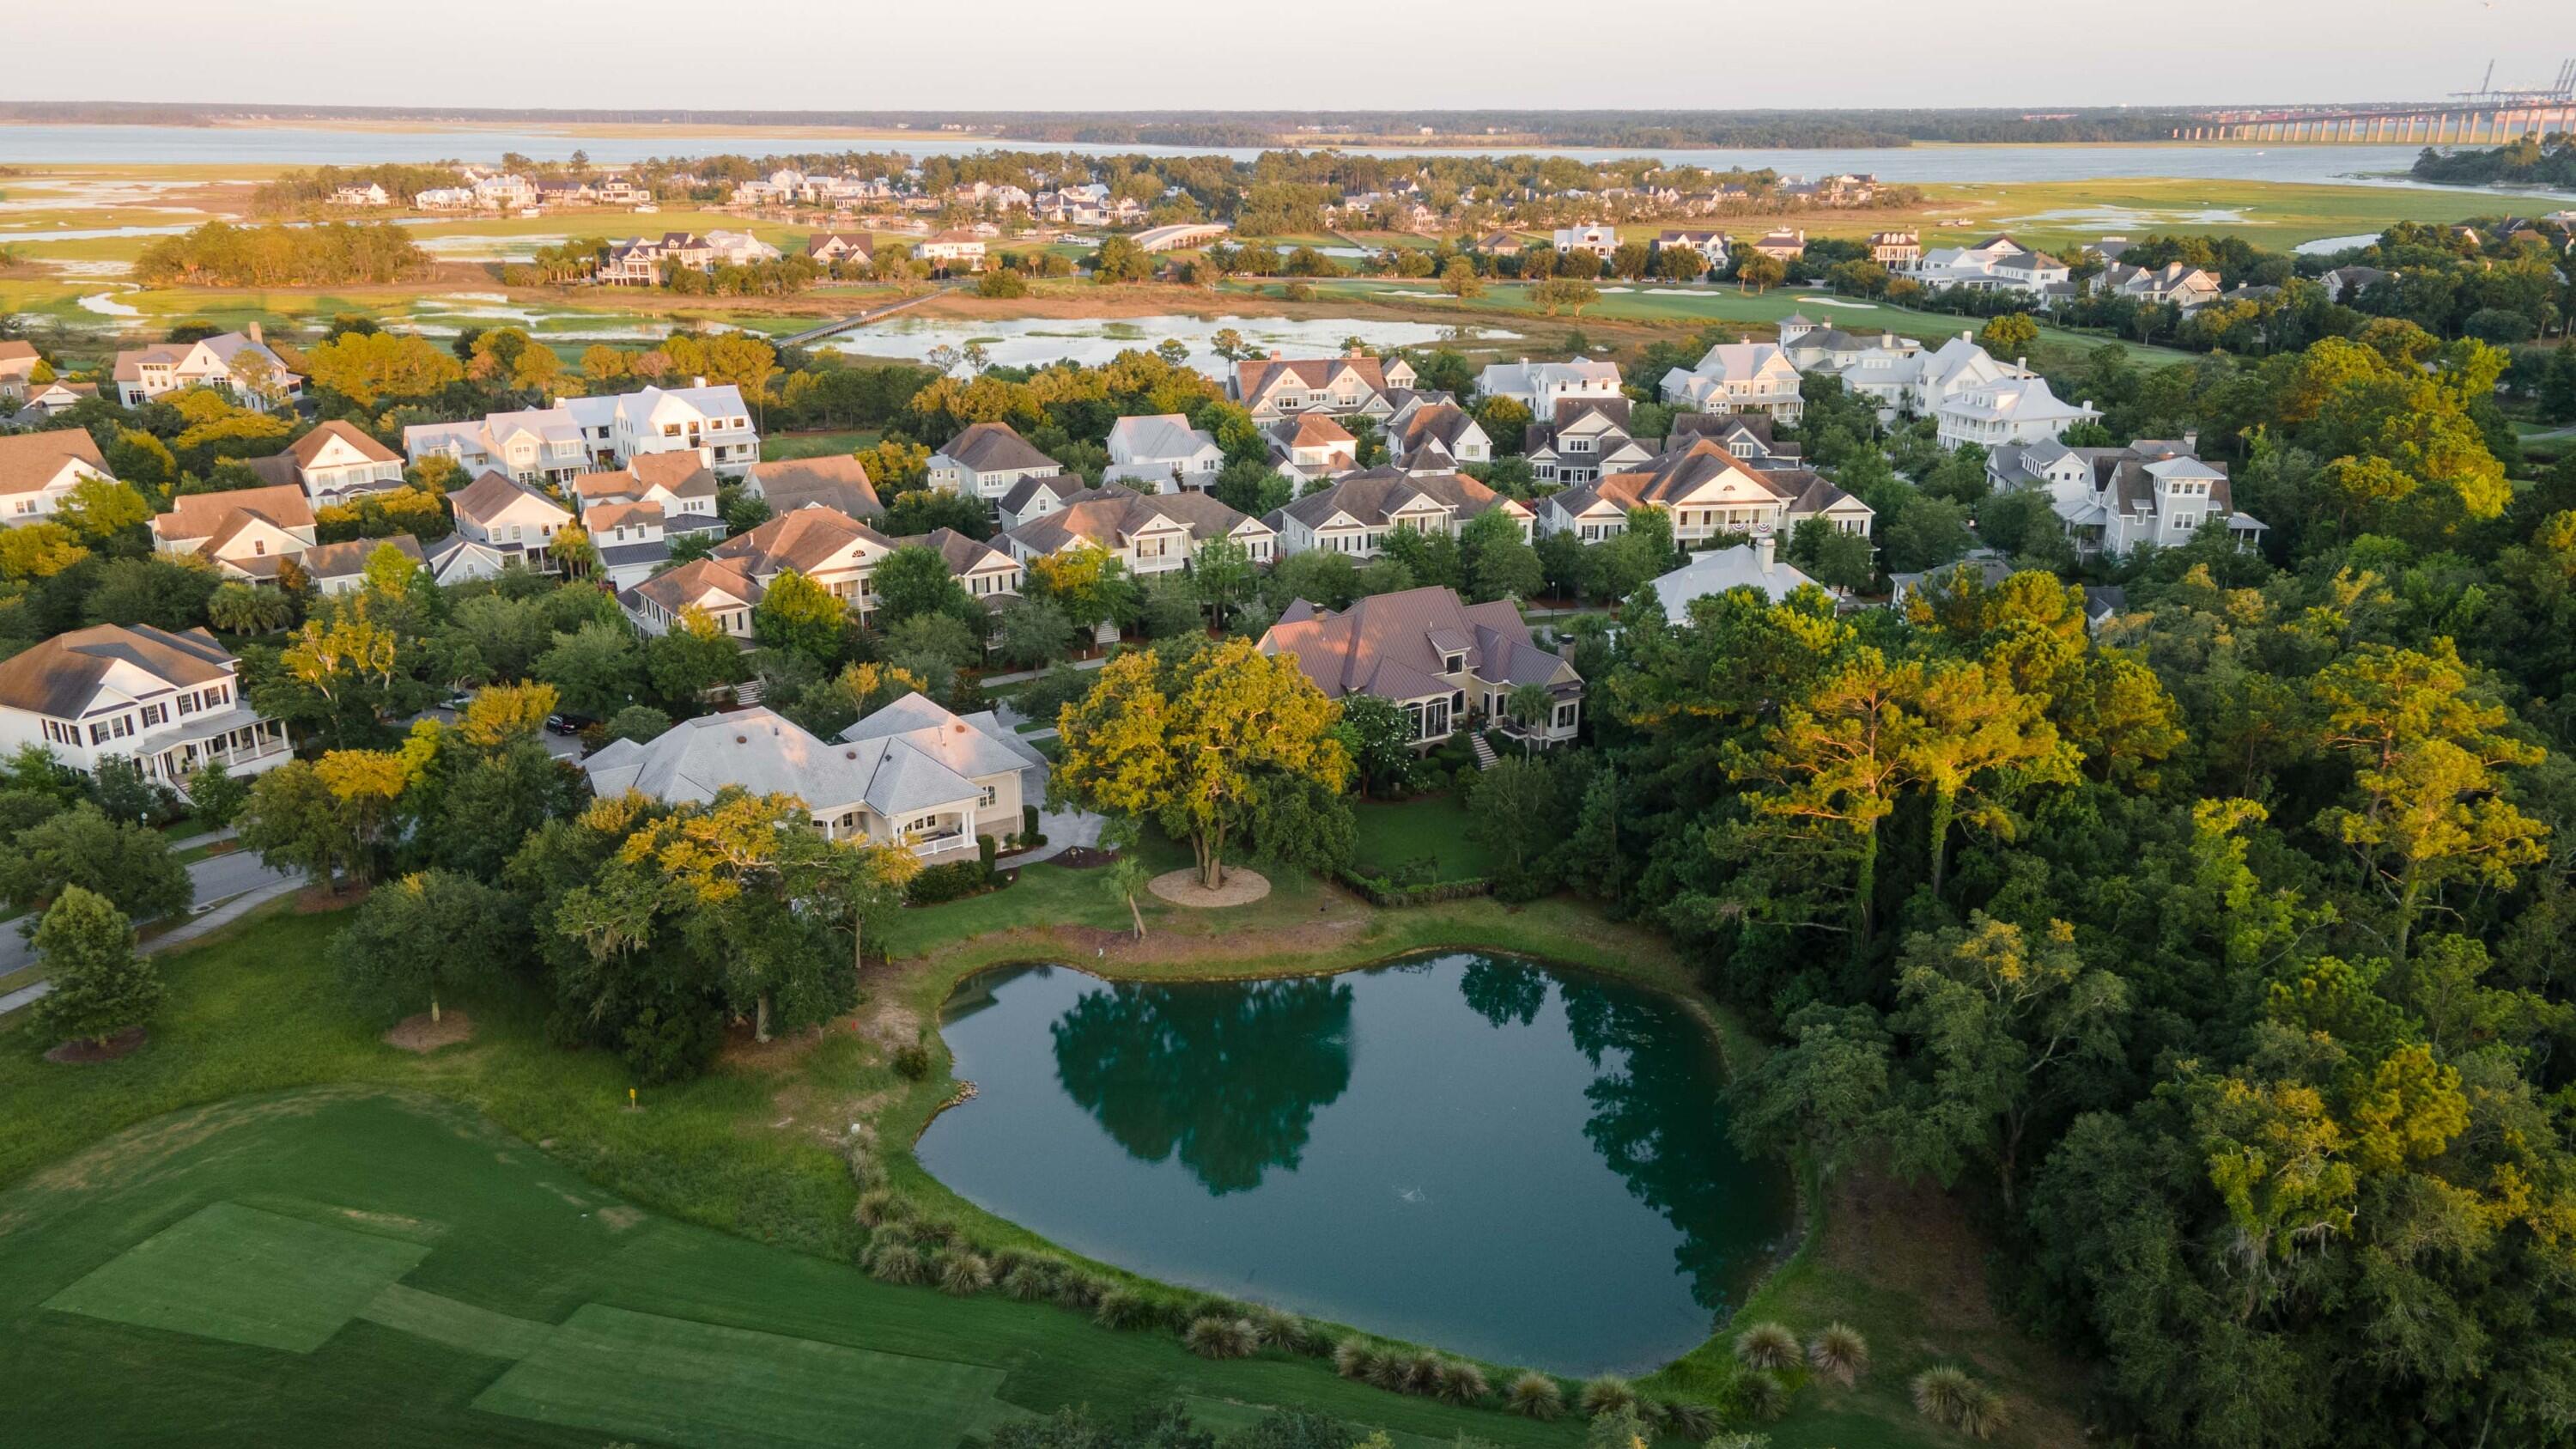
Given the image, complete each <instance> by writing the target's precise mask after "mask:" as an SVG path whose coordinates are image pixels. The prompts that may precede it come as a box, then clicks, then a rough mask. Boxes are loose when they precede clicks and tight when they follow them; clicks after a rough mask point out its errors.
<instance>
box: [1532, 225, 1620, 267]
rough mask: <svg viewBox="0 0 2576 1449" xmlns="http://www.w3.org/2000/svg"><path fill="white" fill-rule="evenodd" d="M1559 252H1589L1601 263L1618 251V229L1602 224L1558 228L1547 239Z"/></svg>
mask: <svg viewBox="0 0 2576 1449" xmlns="http://www.w3.org/2000/svg"><path fill="white" fill-rule="evenodd" d="M1548 240H1549V241H1550V242H1551V243H1553V244H1554V245H1555V247H1556V249H1557V250H1558V251H1560V252H1590V253H1592V254H1593V255H1594V256H1596V257H1599V258H1601V259H1602V260H1603V261H1608V260H1609V259H1610V254H1611V253H1612V252H1615V251H1617V250H1619V228H1617V227H1615V226H1610V225H1607V224H1605V223H1602V222H1597V221H1593V222H1585V223H1584V224H1583V225H1581V226H1560V227H1558V228H1557V229H1556V230H1555V231H1554V232H1553V233H1551V234H1550V235H1549V237H1548Z"/></svg>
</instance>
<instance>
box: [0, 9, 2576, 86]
mask: <svg viewBox="0 0 2576 1449" xmlns="http://www.w3.org/2000/svg"><path fill="white" fill-rule="evenodd" d="M108 13H109V11H108V10H106V9H102V8H100V7H96V6H91V5H36V6H21V7H19V9H18V10H17V11H15V12H13V14H12V15H11V18H10V20H9V23H8V26H7V35H8V39H7V42H6V48H7V49H9V50H10V51H12V52H14V54H12V55H10V56H9V57H7V58H6V61H5V63H0V99H9V100H162V101H198V102H220V103H249V102H256V101H259V100H262V99H274V100H277V101H279V102H282V103H301V104H309V105H405V106H428V105H441V104H450V105H456V106H460V107H463V106H473V107H491V106H498V107H513V108H515V107H547V106H560V107H615V108H620V109H624V108H643V107H652V106H657V105H659V106H673V107H684V108H700V109H727V110H731V109H778V110H826V109H827V110H904V109H920V110H938V109H955V110H978V109H987V110H1158V109H1246V108H1251V109H1304V108H1313V109H1317V110H1331V109H1340V108H1372V109H1374V108H1400V109H1445V108H1465V107H1495V108H1511V109H1520V108H1535V109H1574V108H1580V109H1592V108H1605V107H1606V108H1639V107H1681V108H1689V109H1707V110H1732V109H1741V108H1754V107H1766V108H1767V107H1786V108H1798V109H1813V108H1819V107H1833V108H1841V107H1866V106H1873V105H1888V106H1907V107H1913V106H2003V107H2015V108H2029V109H2046V108H2050V107H2065V106H2076V105H2158V106H2162V105H2197V104H2210V103H2222V102H2254V101H2273V102H2333V101H2358V100H2401V99H2402V100H2424V99H2432V98H2435V97H2438V96H2441V95H2444V94H2447V93H2449V92H2452V91H2462V90H2469V89H2472V88H2474V87H2475V86H2476V85H2477V84H2478V83H2479V81H2480V79H2481V78H2482V77H2483V75H2484V74H2485V71H2486V68H2487V64H2488V62H2489V61H2490V59H2493V60H2495V61H2496V62H2497V68H2496V83H2497V84H2499V85H2508V86H2539V85H2546V84H2547V83H2549V82H2550V81H2551V80H2552V79H2553V78H2554V76H2555V73H2556V71H2557V68H2558V64H2559V61H2560V59H2561V58H2563V57H2567V56H2576V0H2141V3H2136V4H2130V5H2123V6H2120V7H2117V8H2113V7H2110V6H2098V5H2077V6H2037V7H2034V6H2031V5H2028V4H2005V5H2001V6H1988V5H1978V4H1968V5H1943V4H1937V3H1933V0H1808V3H1803V4H1796V5H1777V4H1770V5H1764V4H1747V5H1725V6H1718V7H1688V6H1671V5H1622V6H1618V7H1615V8H1613V7H1601V8H1600V9H1599V10H1598V11H1595V10H1594V9H1593V7H1588V6H1584V5H1580V4H1573V3H1569V0H1484V3H1481V4H1477V3H1462V0H1436V3H1435V0H1392V3H1379V4H1375V5H1370V6H1366V7H1329V6H1328V7H1324V8H1322V9H1313V8H1308V7H1300V6H1294V5H1289V6H1281V5H1277V4H1271V5H1260V4H1246V3H1242V0H1220V3H1218V4H1214V5H1190V4H1173V3H1170V0H1152V3H1145V0H1073V3H1068V0H954V3H946V4H926V3H921V0H757V3H755V4H751V5H746V6H743V7H741V8H740V9H738V10H735V9H728V8H725V7H711V6H709V5H707V4H705V3H703V0H624V3H620V4H617V5H615V6H609V5H603V4H597V3H580V4H565V3H560V0H555V3H549V0H437V3H431V4H416V3H386V0H355V3H353V0H118V3H117V4H116V5H115V6H113V7H112V13H113V16H114V19H113V22H112V24H110V23H109V22H106V21H104V20H103V19H102V16H104V15H106V14H108ZM1594 13H1598V14H1600V15H1601V16H1602V17H1603V23H1601V24H1598V25H1592V24H1587V23H1586V16H1587V15H1589V14H1594ZM1640 16H1658V17H1665V18H1664V19H1661V20H1659V21H1658V22H1656V23H1652V24H1646V25H1640V24H1638V23H1636V17H1640ZM1613 17H1616V18H1615V20H1614V19H1613ZM2052 32H2057V33H2052Z"/></svg>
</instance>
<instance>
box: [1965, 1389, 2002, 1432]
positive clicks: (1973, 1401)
mask: <svg viewBox="0 0 2576 1449" xmlns="http://www.w3.org/2000/svg"><path fill="white" fill-rule="evenodd" d="M2006 1417H2007V1416H2006V1414H2005V1410H2004V1396H2003V1395H2001V1394H1999V1393H1996V1392H1995V1391H1994V1390H1993V1389H1990V1388H1988V1387H1986V1386H1985V1385H1984V1384H1970V1385H1969V1386H1968V1395H1967V1397H1966V1398H1965V1399H1963V1400H1961V1401H1960V1403H1959V1419H1958V1424H1959V1432H1960V1433H1962V1434H1965V1435H1967V1436H1968V1437H1969V1438H1971V1439H1991V1438H1993V1437H1994V1436H1995V1431H1996V1430H1997V1429H2000V1428H2002V1427H2003V1426H2004V1420H2005V1418H2006Z"/></svg>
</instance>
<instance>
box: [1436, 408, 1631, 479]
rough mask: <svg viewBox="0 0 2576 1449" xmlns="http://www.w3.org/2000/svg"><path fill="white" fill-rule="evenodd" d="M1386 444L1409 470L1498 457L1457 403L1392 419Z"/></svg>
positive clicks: (1451, 469) (1446, 469)
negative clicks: (1400, 418)
mask: <svg viewBox="0 0 2576 1449" xmlns="http://www.w3.org/2000/svg"><path fill="white" fill-rule="evenodd" d="M1623 401H1624V399H1623ZM1386 446H1387V454H1388V456H1389V457H1390V458H1391V459H1392V460H1393V461H1394V463H1395V466H1397V467H1399V468H1402V469H1403V470H1404V471H1406V472H1408V473H1455V472H1457V471H1458V465H1459V464H1461V463H1490V462H1492V461H1493V460H1494V442H1493V439H1491V438H1489V437H1487V436H1485V429H1484V426H1483V425H1482V424H1480V423H1478V422H1477V421H1476V418H1475V415H1474V414H1472V413H1470V412H1468V411H1467V410H1466V409H1465V408H1462V407H1460V406H1458V405H1457V404H1456V403H1440V404H1437V405H1435V406H1432V407H1418V408H1414V409H1411V410H1410V411H1408V412H1407V413H1406V414H1405V415H1404V418H1403V419H1402V420H1401V421H1389V422H1388V424H1387V428H1386Z"/></svg>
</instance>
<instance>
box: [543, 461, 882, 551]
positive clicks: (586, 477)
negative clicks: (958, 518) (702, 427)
mask: <svg viewBox="0 0 2576 1449" xmlns="http://www.w3.org/2000/svg"><path fill="white" fill-rule="evenodd" d="M707 452H708V450H707V449H704V448H701V449H698V450H697V451H695V452H687V453H641V454H638V455H636V457H635V459H634V461H633V462H630V463H628V464H627V465H626V466H625V467H623V468H612V469H606V470H602V471H599V472H592V473H582V474H578V475H576V476H575V477H574V478H573V479H572V480H571V482H569V483H568V484H566V485H565V491H566V492H567V493H569V494H570V495H571V499H572V504H573V506H574V507H575V508H578V509H580V510H581V521H582V527H584V528H586V529H589V530H590V531H591V533H592V534H593V535H596V534H597V533H598V531H599V530H598V529H597V528H596V527H594V526H593V525H592V523H591V518H590V516H591V513H592V511H593V510H595V509H598V508H602V507H607V506H613V505H620V504H651V505H652V506H653V507H654V508H655V509H657V510H658V514H657V516H658V517H659V518H660V519H661V521H662V526H663V528H664V529H666V530H668V531H669V532H670V533H671V534H672V535H674V536H678V537H686V536H688V535H690V534H698V533H707V534H714V535H716V536H718V537H722V536H723V534H724V531H725V522H724V516H723V515H722V514H720V513H718V512H717V511H716V475H715V470H714V468H713V467H712V466H710V460H709V459H708V457H707ZM854 461H855V460H854Z"/></svg>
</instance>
